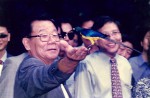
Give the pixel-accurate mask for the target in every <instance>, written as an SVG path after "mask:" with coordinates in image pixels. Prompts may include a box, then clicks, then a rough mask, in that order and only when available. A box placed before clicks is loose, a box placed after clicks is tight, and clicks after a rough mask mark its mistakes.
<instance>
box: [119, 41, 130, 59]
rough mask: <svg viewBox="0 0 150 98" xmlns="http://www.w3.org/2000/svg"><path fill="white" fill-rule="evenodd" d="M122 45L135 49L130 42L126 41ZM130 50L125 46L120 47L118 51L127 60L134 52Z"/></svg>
mask: <svg viewBox="0 0 150 98" xmlns="http://www.w3.org/2000/svg"><path fill="white" fill-rule="evenodd" d="M122 44H124V45H126V46H128V47H130V48H133V45H132V43H130V42H128V41H125V42H123V43H122ZM130 48H127V47H124V46H120V48H119V50H118V54H120V55H122V56H124V57H125V58H126V59H129V58H130V57H131V54H132V52H133V50H131V49H130Z"/></svg>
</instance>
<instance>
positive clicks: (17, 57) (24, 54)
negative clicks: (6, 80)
mask: <svg viewBox="0 0 150 98" xmlns="http://www.w3.org/2000/svg"><path fill="white" fill-rule="evenodd" d="M27 55H28V53H22V54H20V55H17V56H11V57H9V58H8V59H7V60H13V59H23V58H25V57H26V56H27Z"/></svg>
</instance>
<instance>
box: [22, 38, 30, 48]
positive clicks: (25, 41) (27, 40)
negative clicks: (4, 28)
mask: <svg viewBox="0 0 150 98" xmlns="http://www.w3.org/2000/svg"><path fill="white" fill-rule="evenodd" d="M22 43H23V45H24V47H25V49H26V50H27V51H28V50H30V39H28V38H23V39H22Z"/></svg>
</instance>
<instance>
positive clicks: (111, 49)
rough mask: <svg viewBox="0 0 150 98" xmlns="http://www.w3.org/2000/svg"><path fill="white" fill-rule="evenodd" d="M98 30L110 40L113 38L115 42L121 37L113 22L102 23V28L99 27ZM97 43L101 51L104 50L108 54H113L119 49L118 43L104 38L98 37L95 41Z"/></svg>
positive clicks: (120, 39) (119, 40)
mask: <svg viewBox="0 0 150 98" xmlns="http://www.w3.org/2000/svg"><path fill="white" fill-rule="evenodd" d="M98 31H99V32H102V33H103V34H106V35H108V37H109V38H110V39H111V40H114V41H116V42H121V41H122V37H121V33H120V31H119V28H118V27H117V25H116V24H115V23H113V22H108V23H106V24H104V26H103V27H102V28H100V29H99V30H98ZM97 44H98V45H99V46H100V49H102V51H103V52H105V53H106V54H107V55H109V56H114V55H115V54H116V52H117V51H118V49H119V45H118V44H115V43H113V42H110V41H107V40H105V39H99V40H98V41H97Z"/></svg>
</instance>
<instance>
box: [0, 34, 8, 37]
mask: <svg viewBox="0 0 150 98" xmlns="http://www.w3.org/2000/svg"><path fill="white" fill-rule="evenodd" d="M7 36H8V35H7V34H4V33H0V38H6V37H7Z"/></svg>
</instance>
